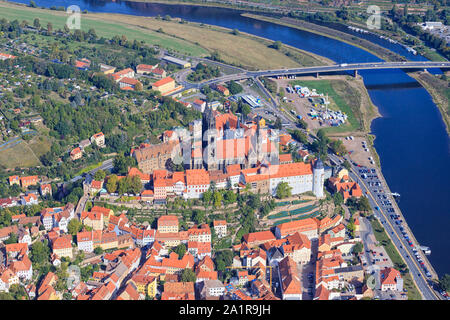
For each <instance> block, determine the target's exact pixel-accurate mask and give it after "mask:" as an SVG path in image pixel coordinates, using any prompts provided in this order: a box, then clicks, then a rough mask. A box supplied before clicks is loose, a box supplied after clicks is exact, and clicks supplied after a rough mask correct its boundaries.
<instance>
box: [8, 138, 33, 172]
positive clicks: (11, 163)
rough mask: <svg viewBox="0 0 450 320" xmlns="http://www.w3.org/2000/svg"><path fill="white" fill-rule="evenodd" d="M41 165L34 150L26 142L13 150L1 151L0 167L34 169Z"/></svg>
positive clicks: (12, 148) (17, 145) (22, 142)
mask: <svg viewBox="0 0 450 320" xmlns="http://www.w3.org/2000/svg"><path fill="white" fill-rule="evenodd" d="M40 163H41V162H40V161H39V159H38V158H37V157H36V155H35V154H34V152H33V150H32V149H31V148H30V147H29V145H28V143H26V142H25V141H21V142H20V143H18V144H16V145H15V146H13V147H11V148H8V149H2V150H1V151H0V165H2V166H4V167H6V168H9V169H13V168H16V167H20V168H25V167H33V166H37V165H39V164H40Z"/></svg>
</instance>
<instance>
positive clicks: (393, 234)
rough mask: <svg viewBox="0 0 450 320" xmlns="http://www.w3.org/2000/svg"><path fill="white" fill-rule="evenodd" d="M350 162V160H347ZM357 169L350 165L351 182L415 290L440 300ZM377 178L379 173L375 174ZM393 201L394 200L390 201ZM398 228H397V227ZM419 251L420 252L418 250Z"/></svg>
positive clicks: (425, 296) (335, 159) (333, 157)
mask: <svg viewBox="0 0 450 320" xmlns="http://www.w3.org/2000/svg"><path fill="white" fill-rule="evenodd" d="M330 158H331V159H332V160H333V161H334V162H337V163H340V162H341V161H340V160H339V159H338V157H337V156H335V155H330ZM347 160H349V161H350V159H347ZM359 169H360V168H359V167H355V166H353V165H352V168H351V170H350V172H349V173H350V177H351V178H352V180H353V181H356V182H358V184H359V185H360V186H361V189H362V191H363V193H364V194H366V195H367V196H368V198H369V202H370V205H371V207H372V208H374V213H375V216H376V217H377V218H378V220H379V221H380V222H381V223H382V225H383V227H384V228H385V230H386V232H387V234H388V236H389V237H390V238H391V240H392V243H393V244H394V246H395V247H396V248H397V251H398V252H399V253H400V255H401V256H402V258H403V260H404V261H405V263H406V265H407V267H408V269H409V271H410V274H411V276H412V278H413V281H414V282H415V284H416V286H417V288H418V289H419V291H420V292H421V294H422V296H423V298H424V299H426V300H436V299H440V296H439V295H437V294H436V292H435V291H434V290H433V288H432V285H431V281H430V280H428V279H427V277H426V274H425V272H424V270H423V269H422V267H420V265H419V264H418V262H417V261H416V259H415V257H414V253H413V252H412V250H411V247H410V246H409V244H408V243H407V242H406V240H405V239H404V238H403V236H401V235H399V231H398V229H397V228H396V227H395V226H396V225H395V224H394V223H392V222H391V219H390V217H389V216H390V214H392V213H388V212H387V211H386V209H385V208H384V206H383V205H382V204H381V201H380V200H379V199H378V198H377V196H376V193H374V192H373V190H372V189H370V188H368V186H367V185H366V183H365V182H364V181H363V180H362V179H361V178H360V177H359V174H358V170H359ZM377 174H378V176H379V173H377ZM392 201H395V200H392ZM375 207H378V208H379V210H376V209H375ZM397 227H398V226H397ZM415 247H417V243H416V244H415ZM419 251H420V250H419Z"/></svg>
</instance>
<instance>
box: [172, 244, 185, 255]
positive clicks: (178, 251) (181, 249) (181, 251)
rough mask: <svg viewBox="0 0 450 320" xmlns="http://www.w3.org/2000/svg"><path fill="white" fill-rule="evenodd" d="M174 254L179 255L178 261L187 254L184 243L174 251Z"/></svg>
mask: <svg viewBox="0 0 450 320" xmlns="http://www.w3.org/2000/svg"><path fill="white" fill-rule="evenodd" d="M173 252H175V253H176V254H177V255H178V259H182V258H183V257H184V255H185V253H186V246H185V245H184V243H180V244H179V245H178V246H176V247H175V248H174V249H173Z"/></svg>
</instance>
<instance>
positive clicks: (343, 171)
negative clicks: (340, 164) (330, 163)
mask: <svg viewBox="0 0 450 320" xmlns="http://www.w3.org/2000/svg"><path fill="white" fill-rule="evenodd" d="M337 177H338V179H339V181H341V180H342V178H344V177H346V179H348V177H349V175H348V170H347V169H341V170H340V171H339V172H338V175H337Z"/></svg>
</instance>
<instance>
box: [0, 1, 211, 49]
mask: <svg viewBox="0 0 450 320" xmlns="http://www.w3.org/2000/svg"><path fill="white" fill-rule="evenodd" d="M0 8H1V10H0V18H6V19H8V20H15V19H17V20H19V21H22V20H27V21H28V22H29V23H30V24H33V21H34V19H35V18H39V20H40V23H41V25H42V26H44V27H46V26H47V23H48V22H51V23H52V24H53V28H54V29H59V28H61V29H62V28H63V27H64V25H65V24H66V21H67V17H68V15H67V14H66V13H65V12H61V11H54V10H44V9H37V8H36V9H35V8H28V7H25V6H19V5H15V4H9V3H3V2H2V3H0ZM92 16H93V14H82V15H81V29H82V30H84V31H88V30H89V29H91V28H93V29H94V30H95V32H96V34H97V35H98V36H100V37H107V38H112V37H113V36H115V35H125V36H126V37H127V39H129V40H134V39H136V40H139V41H140V40H143V41H145V42H146V43H148V44H152V45H159V46H162V47H165V48H168V49H171V50H175V51H178V52H181V53H184V54H189V55H195V56H201V55H207V53H208V52H207V51H206V50H205V49H204V48H202V47H200V46H198V45H195V44H193V43H190V42H188V41H185V40H182V39H177V38H174V37H173V36H169V35H166V34H162V33H158V32H155V31H151V30H148V29H143V28H139V27H136V26H131V25H126V24H125V23H123V24H122V23H117V22H112V21H104V20H100V19H93V17H92Z"/></svg>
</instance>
